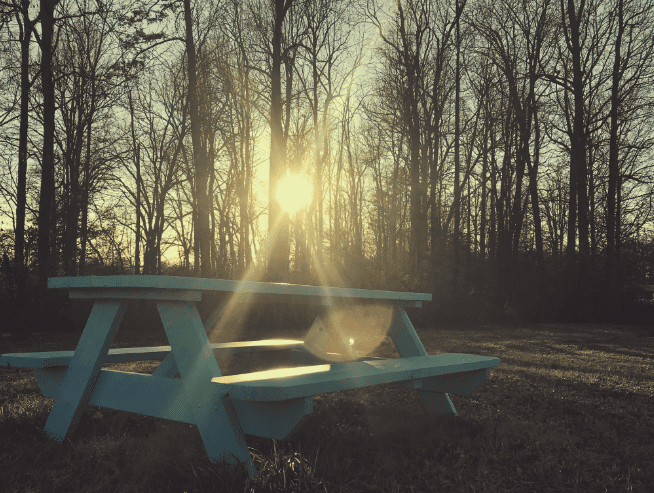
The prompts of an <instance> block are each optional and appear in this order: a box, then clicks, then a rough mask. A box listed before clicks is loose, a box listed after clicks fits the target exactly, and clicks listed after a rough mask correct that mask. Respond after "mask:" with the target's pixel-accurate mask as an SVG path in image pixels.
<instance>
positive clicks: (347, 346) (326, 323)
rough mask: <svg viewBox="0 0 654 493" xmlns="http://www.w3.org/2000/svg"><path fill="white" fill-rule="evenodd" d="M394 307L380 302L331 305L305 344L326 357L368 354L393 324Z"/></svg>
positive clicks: (346, 358)
mask: <svg viewBox="0 0 654 493" xmlns="http://www.w3.org/2000/svg"><path fill="white" fill-rule="evenodd" d="M392 318H393V307H392V306H388V305H380V304H373V303H367V304H355V303H348V304H343V305H337V306H331V307H329V308H327V310H326V311H325V313H323V314H321V315H319V316H318V317H317V318H316V320H315V322H314V323H313V325H312V326H311V329H309V332H308V334H307V336H306V338H305V340H304V347H305V348H306V349H308V350H309V351H310V352H311V353H313V354H314V355H316V356H318V357H319V358H321V359H323V360H325V361H332V362H340V361H353V360H356V359H358V358H360V357H363V356H369V355H370V354H371V353H372V351H373V350H374V349H375V348H376V347H377V346H379V345H380V344H381V343H382V341H383V340H384V337H386V334H387V333H388V330H389V328H390V326H391V321H392Z"/></svg>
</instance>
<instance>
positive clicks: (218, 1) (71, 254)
mask: <svg viewBox="0 0 654 493" xmlns="http://www.w3.org/2000/svg"><path fill="white" fill-rule="evenodd" d="M0 46H1V49H0V65H1V67H0V79H1V80H0V149H1V150H0V161H1V162H0V170H1V171H0V197H1V201H0V214H1V215H2V231H1V237H0V249H1V250H2V257H3V260H2V267H1V269H0V273H1V282H2V293H1V296H2V302H3V307H4V308H5V309H6V310H12V309H14V310H16V307H17V306H23V307H24V306H25V304H26V303H31V304H32V305H34V304H35V303H37V301H35V300H42V299H44V297H45V296H46V295H47V292H46V291H45V285H46V283H45V281H46V279H47V278H48V277H52V276H76V275H106V274H167V275H187V276H204V277H217V278H225V279H244V278H247V279H255V280H267V281H277V282H294V283H303V284H323V285H342V286H353V287H366V288H377V289H394V290H412V291H421V292H429V293H432V294H433V297H434V302H433V303H432V304H431V305H432V306H431V309H430V310H428V312H427V313H429V316H430V317H431V316H433V317H440V318H442V319H447V320H482V321H484V320H529V321H542V320H560V319H566V320H589V319H603V318H605V317H619V316H623V315H624V314H625V310H626V309H627V307H629V304H630V303H632V302H633V301H634V300H637V299H638V297H642V296H643V292H646V290H647V286H648V285H649V284H654V281H652V280H651V278H650V276H651V275H652V272H653V268H654V250H653V249H652V239H653V234H654V228H653V226H654V215H653V214H654V209H653V204H652V197H653V195H652V191H653V190H652V187H653V185H654V170H653V169H652V165H653V164H654V161H652V157H653V156H652V147H653V145H654V133H653V130H654V129H653V127H654V2H652V1H651V0H558V1H552V0H442V1H418V0H397V1H395V0H242V1H238V0H204V1H195V0H103V1H101V0H39V2H36V1H35V0H0ZM289 176H292V177H295V182H293V183H294V185H292V186H291V187H290V188H289V187H286V188H280V187H282V186H283V183H284V182H285V180H286V179H288V177H289ZM307 190H312V193H311V194H307V193H306V192H307ZM279 191H281V193H278V192H279ZM296 195H297V196H299V195H304V196H307V195H308V200H307V201H306V203H305V204H299V203H298V204H297V207H295V206H293V204H294V202H293V201H292V200H291V201H290V202H289V201H288V200H286V202H284V199H288V198H289V197H294V196H296ZM289 204H290V205H289ZM28 300H29V301H28ZM32 305H30V306H32ZM34 306H35V305H34ZM23 311H24V308H23Z"/></svg>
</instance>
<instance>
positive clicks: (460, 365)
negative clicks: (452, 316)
mask: <svg viewBox="0 0 654 493" xmlns="http://www.w3.org/2000/svg"><path fill="white" fill-rule="evenodd" d="M48 287H49V288H53V289H68V290H69V293H70V297H71V298H75V299H91V300H95V301H94V305H93V308H92V310H91V314H90V315H89V318H88V321H87V322H86V326H85V327H84V331H83V332H82V335H81V336H80V340H79V343H78V345H77V348H76V349H75V351H54V352H36V353H14V354H3V355H0V366H12V367H21V368H31V369H33V371H34V374H35V376H36V379H37V381H38V384H39V386H40V387H41V391H42V392H43V394H44V395H45V396H48V397H53V398H54V399H55V400H54V403H53V405H52V409H51V411H50V414H49V416H48V419H47V421H46V424H45V428H44V431H45V433H46V434H47V435H48V436H49V437H51V438H52V439H54V440H56V441H58V442H61V441H63V440H64V438H65V437H66V436H67V435H68V434H70V433H72V432H73V431H74V429H75V427H76V425H77V422H78V421H79V418H80V415H81V413H82V412H83V410H84V408H85V407H86V406H87V405H93V406H100V407H105V408H110V409H117V410H121V411H129V412H133V413H139V414H143V415H147V416H154V417H158V418H165V419H171V420H174V421H181V422H183V423H189V424H194V425H197V427H198V429H199V431H200V435H201V437H202V441H203V443H204V446H205V449H206V452H207V454H208V456H209V458H210V459H211V460H212V461H219V460H225V461H227V462H228V463H231V464H237V463H245V465H246V468H247V470H248V473H249V474H250V475H251V476H255V475H256V473H257V472H256V469H255V467H254V464H253V462H252V458H251V456H250V452H249V450H248V447H247V444H246V442H245V439H244V435H255V436H261V437H267V438H274V439H283V438H286V437H287V436H288V435H289V434H290V433H291V432H292V431H293V430H295V429H296V428H297V427H298V425H299V424H300V423H301V421H302V420H303V419H304V418H305V417H306V416H307V415H309V414H311V413H312V409H313V396H315V395H319V394H324V393H328V392H334V391H338V390H345V389H350V388H357V387H364V386H369V385H379V384H394V385H399V386H405V387H411V388H414V389H416V390H417V391H418V392H419V393H420V395H421V397H422V400H423V401H424V403H425V405H426V406H427V408H428V409H429V410H430V411H431V412H433V413H438V414H454V415H456V410H455V408H454V405H453V404H452V401H451V399H450V397H449V395H448V394H468V393H470V392H472V391H473V390H474V389H475V388H477V387H478V386H479V385H481V384H482V383H483V382H485V381H486V380H487V379H488V377H489V376H490V371H489V369H490V368H491V367H494V366H498V365H499V363H500V360H499V358H495V357H490V356H477V355H470V354H436V355H427V352H426V351H425V348H424V346H423V344H422V342H421V341H420V338H419V337H418V334H417V333H416V331H415V329H414V327H413V325H412V324H411V321H410V320H409V317H408V316H407V314H406V312H405V308H407V307H420V306H421V304H422V302H425V301H430V300H431V295H430V294H425V293H406V292H394V291H375V290H364V289H349V288H333V287H322V286H302V285H294V284H280V283H264V282H254V281H229V280H223V279H204V278H190V277H169V276H148V275H142V276H101V277H90V276H89V277H59V278H52V279H49V280H48ZM216 291H222V292H227V293H231V296H232V297H238V296H243V297H245V298H246V299H253V300H254V301H256V302H262V301H266V302H274V303H294V304H297V303H305V304H310V305H317V306H318V307H319V308H318V316H317V318H316V321H315V322H314V325H313V326H312V329H311V330H310V331H309V334H308V336H307V339H305V340H304V341H300V340H280V339H270V340H262V341H241V342H228V343H210V342H209V339H208V336H207V332H208V331H209V330H210V329H211V328H212V327H213V325H214V324H215V323H216V322H217V321H218V320H219V318H220V315H221V314H222V313H224V312H225V310H226V306H227V303H226V302H223V303H221V304H219V306H218V307H217V308H216V309H215V310H214V312H213V313H211V314H210V315H209V316H208V317H207V318H206V319H205V320H202V319H201V317H200V314H199V313H198V310H197V307H196V302H198V301H200V300H201V299H202V294H203V293H205V292H216ZM252 297H254V298H252ZM130 300H152V301H153V302H154V303H155V304H156V306H157V309H158V312H159V315H160V317H161V321H162V323H163V326H164V329H165V332H166V336H167V338H168V342H169V344H170V346H160V347H140V348H120V349H110V346H111V343H112V341H113V339H114V336H115V334H116V332H117V330H118V327H119V325H120V323H121V320H122V318H123V315H124V314H125V311H126V309H127V306H128V303H129V301H130ZM360 304H363V305H366V304H369V305H373V306H384V307H387V308H388V309H389V310H390V312H391V317H390V326H389V327H388V331H387V335H388V336H390V338H391V339H392V340H393V342H394V343H395V346H396V347H397V350H398V353H399V355H400V358H395V359H380V358H372V357H370V356H365V355H363V356H357V355H354V353H350V354H345V353H346V352H347V349H344V350H343V351H341V353H340V354H339V353H333V352H332V353H330V352H323V353H321V352H319V351H316V350H315V349H316V345H317V344H318V345H319V344H323V345H325V344H327V343H328V341H332V342H333V341H337V342H339V341H341V343H340V345H339V344H336V345H335V346H334V345H332V346H330V347H341V348H347V346H348V345H349V344H352V343H353V338H352V337H348V335H347V333H345V334H344V333H343V332H344V330H343V328H342V327H341V328H340V329H339V330H336V329H334V324H330V323H328V322H327V321H328V319H329V313H330V312H331V311H333V310H341V311H342V310H345V311H347V310H348V309H350V308H351V307H353V306H357V305H360ZM316 331H320V334H319V336H318V337H316ZM345 332H347V327H346V328H345ZM343 338H345V342H344V343H342V340H343ZM309 339H311V341H309ZM316 341H318V342H316ZM321 341H322V342H321ZM310 342H311V344H310ZM325 347H326V346H325ZM269 351H286V352H288V354H290V355H291V356H292V357H293V358H294V359H295V360H296V361H297V362H299V363H300V364H301V366H294V367H289V368H281V369H270V370H265V371H258V372H253V373H244V374H238V375H229V376H223V375H222V374H221V371H220V368H219V365H218V361H217V359H216V356H221V355H227V354H236V353H260V352H269ZM141 360H159V361H161V363H160V364H159V366H158V367H157V368H156V369H155V370H154V372H153V373H152V374H151V375H148V374H141V373H132V372H125V371H117V370H109V369H102V367H103V365H104V364H105V363H113V362H128V361H141ZM302 363H304V364H302Z"/></svg>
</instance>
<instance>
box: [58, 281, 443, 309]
mask: <svg viewBox="0 0 654 493" xmlns="http://www.w3.org/2000/svg"><path fill="white" fill-rule="evenodd" d="M48 287H49V288H53V289H64V288H65V289H70V290H71V296H86V295H85V294H83V293H85V292H93V291H98V290H105V289H107V290H111V289H113V290H116V291H118V289H117V288H119V289H125V290H129V291H126V292H130V293H132V292H134V291H133V290H138V289H145V290H148V289H149V290H152V292H153V293H156V292H159V291H160V290H181V291H184V290H186V291H193V290H196V291H225V292H230V293H236V294H238V293H244V294H262V295H273V296H274V298H272V300H273V301H276V302H281V301H285V302H293V301H297V302H303V300H302V298H307V297H309V298H314V299H315V301H318V300H321V299H330V298H333V299H357V300H371V301H380V302H384V301H397V302H403V301H406V302H410V303H409V306H419V305H416V303H420V302H423V301H431V294H429V293H403V292H397V291H379V290H368V289H353V288H332V287H323V286H304V285H299V284H283V283H268V282H256V281H230V280H225V279H205V278H197V277H174V276H150V275H144V276H82V277H54V278H50V279H48ZM73 293H75V294H73ZM115 295H116V294H114V296H115ZM153 296H154V295H153ZM411 302H413V303H411Z"/></svg>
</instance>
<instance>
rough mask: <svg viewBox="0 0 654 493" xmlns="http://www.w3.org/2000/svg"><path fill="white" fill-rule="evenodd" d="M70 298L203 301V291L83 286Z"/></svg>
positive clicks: (75, 290) (72, 292)
mask: <svg viewBox="0 0 654 493" xmlns="http://www.w3.org/2000/svg"><path fill="white" fill-rule="evenodd" d="M70 298H75V299H87V300H89V299H90V300H95V299H98V300H99V299H125V300H127V299H129V300H177V301H201V300H202V292H201V291H191V290H183V289H153V288H83V289H71V290H70Z"/></svg>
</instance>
